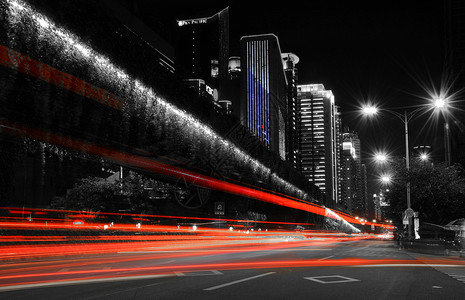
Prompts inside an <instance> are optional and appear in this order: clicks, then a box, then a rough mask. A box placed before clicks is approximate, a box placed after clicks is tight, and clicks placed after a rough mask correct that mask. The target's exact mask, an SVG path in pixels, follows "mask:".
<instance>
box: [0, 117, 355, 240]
mask: <svg viewBox="0 0 465 300" xmlns="http://www.w3.org/2000/svg"><path fill="white" fill-rule="evenodd" d="M1 125H4V126H1ZM0 126H1V127H2V130H3V131H7V132H10V133H14V134H19V135H22V136H27V137H30V138H33V139H37V140H41V141H43V142H47V143H52V144H55V145H58V146H62V147H66V148H69V149H73V150H78V151H83V152H86V153H88V154H91V155H97V156H99V157H102V158H104V159H108V160H110V161H113V162H116V163H119V164H123V165H126V166H132V167H137V168H142V169H145V170H147V171H150V172H155V173H159V174H163V175H167V176H171V177H174V178H183V179H184V180H186V181H187V182H190V183H192V184H195V185H197V186H200V187H204V188H208V189H212V190H217V191H221V192H226V193H230V194H235V195H239V196H245V197H249V198H252V199H256V200H260V201H264V202H268V203H272V204H277V205H281V206H287V207H290V208H294V209H299V210H304V211H308V212H311V213H315V214H318V215H322V216H329V217H331V218H336V215H337V214H335V213H331V214H328V210H327V209H325V208H323V207H321V206H317V205H310V204H307V203H301V202H297V201H294V200H290V199H286V198H284V197H281V196H278V195H273V194H270V193H266V192H263V191H258V190H254V189H252V188H247V187H242V186H240V185H237V184H232V183H229V182H224V181H221V180H218V179H215V178H212V177H208V176H205V175H201V174H196V173H194V172H191V171H187V170H182V169H180V168H177V167H173V166H169V165H166V164H163V163H159V162H155V161H153V160H151V159H149V158H146V157H138V156H135V155H132V154H129V153H123V152H119V151H117V150H115V149H111V148H109V147H104V146H100V145H92V144H88V143H85V142H82V141H78V140H75V139H71V138H68V137H65V136H62V135H57V134H54V133H46V132H43V131H41V130H38V129H35V128H28V127H25V126H21V125H16V124H8V123H7V124H5V123H4V124H0ZM12 128H14V130H12ZM341 219H342V218H341ZM342 220H343V219H342ZM344 221H345V220H344ZM349 226H352V225H350V224H349ZM352 227H353V226H352ZM353 229H354V230H355V231H359V230H358V229H356V228H355V227H353Z"/></svg>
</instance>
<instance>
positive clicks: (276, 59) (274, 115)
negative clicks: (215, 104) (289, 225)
mask: <svg viewBox="0 0 465 300" xmlns="http://www.w3.org/2000/svg"><path fill="white" fill-rule="evenodd" d="M240 47H241V48H240V49H241V72H242V75H241V86H242V87H241V99H240V105H239V106H240V107H239V109H238V110H237V111H238V112H239V117H240V119H241V122H242V124H244V125H245V126H246V127H247V128H249V130H250V131H251V132H253V133H254V134H255V135H256V136H257V137H258V138H259V139H260V141H262V143H263V144H264V145H265V146H266V147H267V148H268V149H270V150H272V151H274V152H276V153H278V154H279V156H280V157H281V159H283V160H284V159H285V157H286V155H285V121H284V116H283V113H284V112H285V111H286V103H287V101H286V97H287V80H286V76H285V74H284V69H283V61H282V57H281V49H280V46H279V41H278V38H277V37H276V36H275V35H274V34H264V35H253V36H245V37H242V38H241V43H240Z"/></svg>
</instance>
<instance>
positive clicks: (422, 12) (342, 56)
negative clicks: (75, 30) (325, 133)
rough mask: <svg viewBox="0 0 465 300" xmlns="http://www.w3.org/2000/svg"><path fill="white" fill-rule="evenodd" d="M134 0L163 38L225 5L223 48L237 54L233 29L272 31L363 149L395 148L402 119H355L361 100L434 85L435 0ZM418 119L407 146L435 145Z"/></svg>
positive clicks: (435, 132)
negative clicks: (180, 22)
mask: <svg viewBox="0 0 465 300" xmlns="http://www.w3.org/2000/svg"><path fill="white" fill-rule="evenodd" d="M137 2H138V4H139V9H141V8H142V11H145V12H146V16H147V17H148V18H149V19H151V20H152V22H158V25H161V24H162V27H163V30H164V35H165V37H166V39H167V40H168V41H170V40H174V37H175V36H174V32H175V31H174V28H175V25H176V22H175V20H176V19H183V18H195V17H206V16H210V15H212V14H213V13H215V12H217V11H219V10H221V9H223V8H225V7H227V6H229V9H230V46H231V55H238V54H239V39H240V37H241V36H245V35H253V34H264V33H273V34H275V35H276V36H277V37H278V39H279V42H280V46H281V50H282V52H293V53H295V54H297V55H298V56H299V58H300V62H299V64H298V65H297V67H298V69H299V83H301V84H305V83H323V84H324V85H325V88H326V89H330V90H332V91H333V93H334V95H335V99H336V104H337V105H339V106H341V109H342V118H343V122H344V124H345V125H348V126H349V127H350V128H351V129H352V130H354V131H357V132H358V133H359V135H360V138H361V142H362V147H363V152H364V153H365V156H368V155H369V154H370V153H372V152H373V151H374V149H375V148H376V149H379V148H383V147H386V148H388V149H386V150H389V151H392V152H393V153H394V154H396V155H402V154H403V153H404V151H405V150H404V149H405V148H404V147H405V146H404V139H403V124H402V122H400V121H399V120H395V119H392V118H388V117H387V116H383V119H381V120H377V121H376V122H370V123H363V122H360V116H359V114H358V113H357V107H358V106H359V105H360V104H361V103H362V102H365V101H368V100H371V101H374V102H377V103H379V104H381V105H382V107H384V108H389V109H393V108H399V107H402V108H404V107H409V106H412V105H420V104H422V103H423V102H424V100H422V99H420V98H419V97H418V96H423V97H426V96H427V94H426V92H425V91H424V90H423V88H422V87H421V86H420V85H419V84H418V82H417V81H418V80H420V81H423V82H428V83H430V82H433V84H435V85H436V86H438V85H439V83H440V80H441V76H442V65H443V53H442V49H443V41H442V28H443V19H442V5H443V1H442V0H434V1H397V0H393V1H380V0H377V1H334V0H329V1H328V0H326V1H322V0H316V1H306V2H296V1H288V2H286V1H278V2H273V1H268V2H252V1H249V2H243V1H241V2H239V1H230V2H228V1H203V2H199V1H196V2H194V1H193V2H186V3H184V2H180V1H169V2H168V1H166V2H164V4H163V5H161V4H160V3H159V1H156V2H154V1H149V0H139V1H137ZM273 3H274V4H273ZM430 78H431V79H432V81H431V80H430ZM424 122H425V121H423V120H420V121H415V122H411V124H410V127H411V128H410V143H411V145H415V144H430V145H436V144H437V145H438V146H433V147H436V148H440V147H442V137H441V129H440V128H435V129H425V128H422V125H424ZM420 132H421V134H420ZM438 156H439V155H438ZM438 158H440V157H438Z"/></svg>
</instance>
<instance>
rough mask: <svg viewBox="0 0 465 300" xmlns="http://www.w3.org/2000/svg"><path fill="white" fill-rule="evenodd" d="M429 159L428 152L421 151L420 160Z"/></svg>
mask: <svg viewBox="0 0 465 300" xmlns="http://www.w3.org/2000/svg"><path fill="white" fill-rule="evenodd" d="M428 159H429V155H428V153H422V154H420V160H422V161H427V160H428Z"/></svg>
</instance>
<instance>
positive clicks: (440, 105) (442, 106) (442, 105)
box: [434, 97, 451, 166]
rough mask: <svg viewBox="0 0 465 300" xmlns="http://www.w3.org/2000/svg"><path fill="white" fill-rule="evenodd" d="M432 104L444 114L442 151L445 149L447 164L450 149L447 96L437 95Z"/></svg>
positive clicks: (447, 163) (449, 162)
mask: <svg viewBox="0 0 465 300" xmlns="http://www.w3.org/2000/svg"><path fill="white" fill-rule="evenodd" d="M434 106H435V107H436V108H437V109H439V110H440V111H441V112H442V113H443V116H444V151H445V157H444V158H445V162H446V165H447V166H450V164H451V151H450V128H449V118H448V112H447V108H448V104H447V98H443V97H438V98H436V99H435V100H434Z"/></svg>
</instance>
